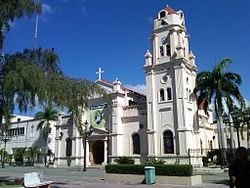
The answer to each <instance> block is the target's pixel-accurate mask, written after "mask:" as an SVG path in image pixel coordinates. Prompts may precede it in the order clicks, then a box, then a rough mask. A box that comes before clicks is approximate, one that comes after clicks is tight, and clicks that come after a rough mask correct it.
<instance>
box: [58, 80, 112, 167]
mask: <svg viewBox="0 0 250 188" xmlns="http://www.w3.org/2000/svg"><path fill="white" fill-rule="evenodd" d="M66 83H67V84H64V88H63V89H64V90H65V93H67V99H66V101H65V103H64V106H66V107H67V108H68V109H69V112H71V115H72V116H71V118H72V120H73V122H74V125H75V126H76V128H77V130H78V132H79V136H80V137H81V138H82V145H83V150H84V167H83V171H85V170H86V150H85V149H86V139H87V137H88V136H89V135H90V134H91V130H87V127H86V126H87V125H85V124H84V122H83V118H82V115H83V113H84V110H85V109H86V108H88V105H89V100H90V99H91V98H92V97H93V96H96V97H98V96H99V97H104V99H105V100H106V101H107V102H108V104H110V103H111V99H110V96H109V95H108V94H107V92H106V90H104V89H103V88H101V87H100V86H98V85H97V84H95V83H94V82H91V81H88V80H83V79H67V80H66ZM60 97H61V96H60ZM90 128H91V126H90Z"/></svg>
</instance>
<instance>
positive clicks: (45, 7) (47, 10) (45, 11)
mask: <svg viewBox="0 0 250 188" xmlns="http://www.w3.org/2000/svg"><path fill="white" fill-rule="evenodd" d="M42 11H43V14H50V13H52V12H53V10H52V8H51V6H50V5H49V4H46V3H43V4H42Z"/></svg>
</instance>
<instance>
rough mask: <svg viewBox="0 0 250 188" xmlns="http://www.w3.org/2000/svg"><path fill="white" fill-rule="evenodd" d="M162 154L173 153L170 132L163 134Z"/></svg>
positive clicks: (172, 141) (171, 134) (172, 140)
mask: <svg viewBox="0 0 250 188" xmlns="http://www.w3.org/2000/svg"><path fill="white" fill-rule="evenodd" d="M163 145H164V153H174V139H173V133H172V132H171V131H165V132H164V133H163Z"/></svg>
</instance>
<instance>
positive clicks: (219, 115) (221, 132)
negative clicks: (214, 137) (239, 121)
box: [216, 103, 227, 166]
mask: <svg viewBox="0 0 250 188" xmlns="http://www.w3.org/2000/svg"><path fill="white" fill-rule="evenodd" d="M216 105H217V113H216V115H217V117H216V118H217V128H218V137H219V142H220V145H219V149H220V151H221V152H220V153H221V166H222V165H225V164H226V163H227V161H226V148H225V137H224V128H223V120H222V107H220V106H219V105H218V103H216Z"/></svg>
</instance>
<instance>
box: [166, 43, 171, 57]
mask: <svg viewBox="0 0 250 188" xmlns="http://www.w3.org/2000/svg"><path fill="white" fill-rule="evenodd" d="M166 51H167V56H171V48H170V45H169V44H168V45H166Z"/></svg>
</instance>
